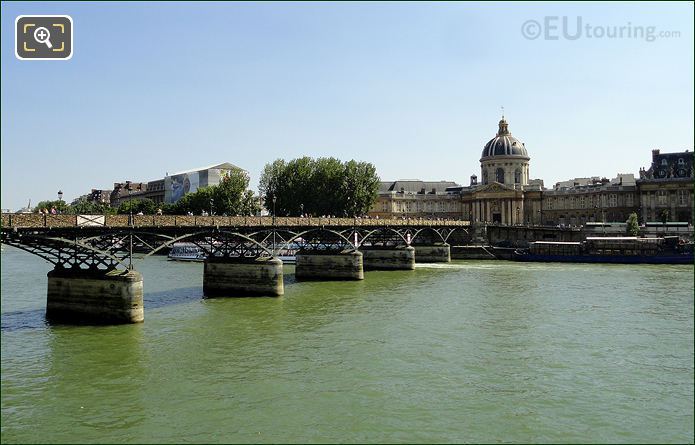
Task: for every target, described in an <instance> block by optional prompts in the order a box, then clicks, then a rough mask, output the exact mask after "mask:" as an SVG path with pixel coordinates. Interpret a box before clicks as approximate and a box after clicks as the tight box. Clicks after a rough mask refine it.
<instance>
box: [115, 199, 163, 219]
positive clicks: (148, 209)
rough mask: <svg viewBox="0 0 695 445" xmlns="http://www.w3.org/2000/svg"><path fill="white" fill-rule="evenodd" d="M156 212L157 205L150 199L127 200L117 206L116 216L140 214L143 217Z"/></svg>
mask: <svg viewBox="0 0 695 445" xmlns="http://www.w3.org/2000/svg"><path fill="white" fill-rule="evenodd" d="M156 211H157V204H155V203H154V201H152V200H151V199H147V198H145V199H140V198H136V199H128V200H127V201H123V202H122V203H121V205H120V206H118V211H117V213H118V214H121V215H127V214H129V213H133V214H134V215H135V214H138V213H140V212H142V213H143V214H145V215H154V213H155V212H156Z"/></svg>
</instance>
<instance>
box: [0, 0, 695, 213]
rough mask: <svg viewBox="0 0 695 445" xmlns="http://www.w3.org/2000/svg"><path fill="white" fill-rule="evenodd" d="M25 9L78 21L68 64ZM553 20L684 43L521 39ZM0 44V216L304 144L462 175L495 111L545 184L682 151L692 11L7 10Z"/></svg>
mask: <svg viewBox="0 0 695 445" xmlns="http://www.w3.org/2000/svg"><path fill="white" fill-rule="evenodd" d="M20 14H68V15H70V16H72V18H73V21H74V40H75V42H74V56H73V58H72V59H71V60H69V61H67V62H54V61H19V60H17V59H16V58H15V56H14V35H13V32H14V29H13V28H14V21H15V18H16V16H17V15H20ZM563 16H564V17H568V20H569V23H570V24H572V25H571V26H572V29H568V34H570V35H573V34H574V33H575V29H574V23H576V20H577V18H579V19H580V20H581V21H582V26H583V27H584V26H585V25H587V24H588V25H590V26H592V27H593V29H596V28H604V29H606V28H610V27H620V26H623V27H627V28H633V29H634V28H636V27H640V26H641V27H644V28H646V27H654V30H655V33H659V32H662V31H666V32H671V31H676V32H678V33H680V36H676V37H673V36H671V37H665V36H663V37H661V38H656V39H655V40H654V41H651V42H650V41H647V40H646V39H645V38H639V37H638V38H634V37H633V38H628V37H623V38H607V37H601V36H600V35H599V36H598V37H597V36H596V35H592V36H591V37H588V35H587V32H586V31H584V34H583V35H581V36H580V37H579V38H577V39H574V40H570V39H567V38H565V37H564V36H563V35H562V29H561V28H560V30H559V31H557V30H553V29H548V30H547V31H548V33H549V36H550V37H553V36H555V35H559V38H558V39H557V40H547V39H545V35H542V36H541V37H540V38H537V39H534V40H529V39H527V38H525V37H524V36H523V35H522V25H524V23H525V22H526V21H527V20H536V21H537V22H538V23H539V24H541V26H545V23H546V22H545V20H546V19H545V17H560V19H558V21H557V22H556V21H554V20H555V19H547V20H549V22H548V24H551V25H552V24H556V23H557V24H559V25H560V27H561V26H562V21H561V20H562V19H561V17H563ZM543 29H545V28H543ZM1 48H2V73H1V75H2V110H1V111H2V164H1V173H2V208H12V209H17V208H19V207H22V206H24V205H26V203H27V201H28V200H29V199H30V198H31V200H32V204H35V203H36V202H38V201H39V200H42V199H55V198H56V196H57V195H56V193H57V191H58V190H59V189H62V190H63V192H64V193H65V199H66V200H72V199H73V198H74V197H77V196H79V195H81V194H84V193H87V192H89V190H90V189H92V188H110V187H112V186H113V182H116V181H121V180H126V179H132V180H153V179H158V178H162V177H163V176H164V175H165V173H166V172H175V171H181V170H187V169H190V168H194V167H200V166H205V165H209V164H214V163H221V162H232V163H234V164H236V165H238V166H240V167H242V168H244V169H246V170H248V171H249V173H250V175H251V187H252V188H253V189H257V184H258V178H259V174H260V171H261V169H262V168H263V165H264V164H265V163H267V162H270V161H272V160H274V159H277V158H288V159H289V158H294V157H298V156H303V155H308V156H335V157H338V158H341V159H357V160H364V161H368V162H372V163H373V164H375V165H376V167H377V170H378V172H379V175H380V176H381V178H382V180H396V179H406V178H419V179H424V180H453V181H457V182H459V183H461V184H468V181H469V177H470V175H471V174H479V170H480V167H479V165H480V164H479V159H480V154H481V151H482V148H483V145H484V144H485V143H486V142H487V141H488V140H489V139H490V138H491V137H493V136H494V134H495V132H496V130H497V121H498V120H499V118H500V107H501V106H504V107H505V114H506V116H507V119H508V120H509V128H510V131H511V132H512V134H513V135H514V136H516V137H518V138H519V139H521V140H522V141H523V142H525V144H526V147H527V149H528V151H529V155H530V156H531V177H532V178H541V179H543V180H544V181H545V184H546V186H552V184H554V183H555V182H557V181H561V180H565V179H569V178H573V177H582V176H594V175H595V176H606V177H613V176H615V174H616V173H618V172H620V173H635V174H637V173H638V171H639V168H640V167H642V166H645V167H647V166H648V165H649V163H650V157H651V150H652V149H653V148H660V149H661V150H662V151H682V150H685V149H688V150H693V145H692V144H693V4H692V3H665V2H658V3H636V4H627V3H620V4H585V3H582V4H565V3H562V4H553V3H532V4H523V3H516V2H514V3H483V4H479V3H422V4H418V3H404V4H398V3H218V2H215V3H102V2H98V3H97V2H95V3H93V4H92V3H60V2H52V3H21V2H13V3H5V2H3V3H2V45H1Z"/></svg>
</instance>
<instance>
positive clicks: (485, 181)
mask: <svg viewBox="0 0 695 445" xmlns="http://www.w3.org/2000/svg"><path fill="white" fill-rule="evenodd" d="M483 184H487V170H483Z"/></svg>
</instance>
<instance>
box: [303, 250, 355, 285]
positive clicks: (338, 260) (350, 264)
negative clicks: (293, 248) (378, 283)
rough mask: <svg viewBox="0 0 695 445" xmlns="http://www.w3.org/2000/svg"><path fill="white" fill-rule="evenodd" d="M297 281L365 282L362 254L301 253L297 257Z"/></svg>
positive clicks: (352, 251)
mask: <svg viewBox="0 0 695 445" xmlns="http://www.w3.org/2000/svg"><path fill="white" fill-rule="evenodd" d="M296 258H297V265H296V266H295V272H294V274H295V277H296V278H297V280H364V267H363V259H362V252H359V251H356V250H345V251H341V252H336V251H328V252H320V251H300V252H298V253H297V255H296Z"/></svg>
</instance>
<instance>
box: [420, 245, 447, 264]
mask: <svg viewBox="0 0 695 445" xmlns="http://www.w3.org/2000/svg"><path fill="white" fill-rule="evenodd" d="M413 247H414V248H415V261H416V262H418V263H449V262H451V246H449V244H447V243H436V244H431V245H414V246H413Z"/></svg>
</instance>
